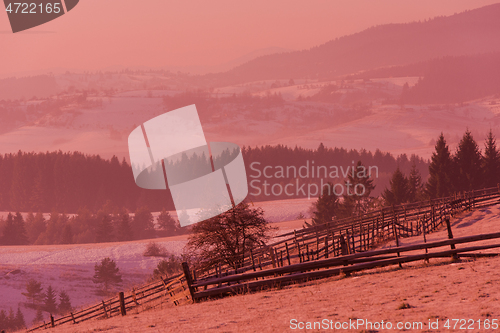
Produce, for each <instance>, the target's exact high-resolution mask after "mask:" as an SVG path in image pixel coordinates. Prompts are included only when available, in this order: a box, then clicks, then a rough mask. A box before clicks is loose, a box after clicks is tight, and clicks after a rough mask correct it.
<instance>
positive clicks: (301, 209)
mask: <svg viewBox="0 0 500 333" xmlns="http://www.w3.org/2000/svg"><path fill="white" fill-rule="evenodd" d="M312 202H314V199H311V200H308V199H298V200H281V201H269V202H258V203H251V204H250V205H251V206H252V207H262V208H263V210H264V212H265V217H266V219H268V220H269V221H271V222H282V221H290V220H296V219H297V216H298V215H299V214H300V213H302V214H303V215H304V216H306V217H307V216H308V215H309V213H308V209H309V207H310V205H311V204H312ZM171 213H172V215H173V216H174V217H175V212H171ZM7 214H8V212H2V213H0V216H3V217H4V218H5V216H6V215H7ZM157 214H158V213H155V214H153V215H154V216H156V215H157ZM24 215H25V214H24ZM45 215H46V216H45V217H46V218H48V217H49V214H45ZM302 223H303V221H297V223H293V222H292V223H290V222H286V223H277V224H276V225H277V226H279V227H280V229H279V231H278V232H287V231H290V230H293V228H300V227H301V226H302ZM150 241H151V240H140V241H132V242H123V243H119V242H116V243H102V244H75V245H46V246H36V245H30V246H3V247H0V295H2V296H3V301H2V302H1V304H0V310H2V309H3V310H5V311H6V312H7V313H8V311H9V309H10V308H11V307H12V308H13V310H14V311H16V309H17V307H18V306H19V307H20V308H21V311H23V313H24V315H25V319H26V323H27V324H31V321H32V320H33V318H34V317H35V314H36V313H35V311H33V310H32V309H29V308H25V307H24V306H23V304H24V302H26V297H24V296H23V295H22V294H21V293H22V292H25V291H26V289H25V288H26V283H27V282H28V280H30V279H36V280H37V281H40V282H42V287H43V288H44V290H45V289H46V288H47V287H48V286H49V285H51V286H52V287H53V288H55V289H56V291H57V292H60V291H61V290H65V291H66V292H67V293H68V294H69V296H70V298H71V301H72V305H73V306H76V307H79V306H86V305H90V304H93V303H95V302H99V301H101V300H102V299H106V298H107V296H103V295H101V294H100V293H99V290H100V288H99V286H98V285H95V284H94V283H93V281H92V277H93V275H94V265H95V264H96V263H97V262H100V260H102V259H103V258H106V257H109V258H111V259H112V260H114V261H115V262H116V263H117V266H118V268H119V269H120V272H121V274H122V278H123V283H122V285H121V286H119V287H117V290H126V289H130V288H132V287H133V286H137V285H141V284H143V283H144V282H145V281H146V280H147V279H148V278H149V277H150V276H151V274H152V273H153V270H154V269H155V268H156V265H157V264H158V262H159V261H160V260H161V259H162V258H159V257H145V256H143V253H144V250H145V249H146V246H147V244H148V243H149V242H150ZM154 241H155V242H156V243H157V244H159V245H161V246H163V247H164V248H166V249H167V250H168V251H169V252H170V253H172V254H174V255H180V254H181V253H182V251H183V248H184V246H185V244H186V243H187V236H175V237H167V238H158V239H156V240H154Z"/></svg>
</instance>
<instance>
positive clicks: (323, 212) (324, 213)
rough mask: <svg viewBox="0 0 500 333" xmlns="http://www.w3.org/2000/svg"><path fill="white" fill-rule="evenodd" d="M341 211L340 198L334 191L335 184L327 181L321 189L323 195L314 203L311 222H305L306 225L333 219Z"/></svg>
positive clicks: (309, 225)
mask: <svg viewBox="0 0 500 333" xmlns="http://www.w3.org/2000/svg"><path fill="white" fill-rule="evenodd" d="M338 213H339V198H338V196H337V195H336V194H335V193H334V188H333V184H331V183H327V184H326V185H325V186H323V188H322V189H321V195H320V196H319V197H318V200H316V202H315V203H314V211H313V218H312V220H311V223H308V222H305V226H306V227H312V226H315V225H317V224H322V223H326V222H330V221H332V220H333V219H334V218H335V217H336V216H337V214H338Z"/></svg>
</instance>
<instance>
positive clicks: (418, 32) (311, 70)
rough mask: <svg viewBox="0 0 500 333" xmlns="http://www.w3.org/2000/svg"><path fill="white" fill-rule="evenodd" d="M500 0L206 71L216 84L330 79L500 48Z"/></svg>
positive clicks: (375, 28)
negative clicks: (216, 71) (217, 71)
mask: <svg viewBox="0 0 500 333" xmlns="http://www.w3.org/2000/svg"><path fill="white" fill-rule="evenodd" d="M499 17H500V4H494V5H490V6H486V7H482V8H479V9H474V10H470V11H466V12H463V13H460V14H455V15H453V16H448V17H437V18H434V19H432V20H428V21H425V22H413V23H405V24H386V25H381V26H377V27H373V28H369V29H367V30H364V31H362V32H359V33H356V34H353V35H349V36H345V37H341V38H337V39H335V40H332V41H329V42H327V43H325V44H323V45H320V46H317V47H314V48H311V49H309V50H303V51H296V52H289V53H279V54H272V55H267V56H262V57H259V58H257V59H254V60H252V61H249V62H248V63H246V64H243V65H241V66H238V67H236V68H234V69H232V70H230V71H228V72H226V73H221V74H213V75H207V76H205V79H208V80H210V81H212V82H213V83H214V84H216V85H228V84H235V83H241V82H249V81H256V80H265V79H290V78H319V79H329V78H333V77H337V76H340V75H345V74H351V73H355V72H358V71H361V70H369V69H374V68H378V67H384V66H396V65H405V64H411V63H417V62H420V61H425V60H428V59H432V58H439V57H444V56H459V55H471V54H480V53H488V52H496V51H500V43H498V40H499V38H500V20H498V18H499Z"/></svg>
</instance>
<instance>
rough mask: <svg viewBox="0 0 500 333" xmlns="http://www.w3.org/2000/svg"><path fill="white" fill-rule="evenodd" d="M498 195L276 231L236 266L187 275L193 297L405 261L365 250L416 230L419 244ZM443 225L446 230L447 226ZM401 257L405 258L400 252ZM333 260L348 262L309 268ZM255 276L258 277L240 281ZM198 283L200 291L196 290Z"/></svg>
mask: <svg viewBox="0 0 500 333" xmlns="http://www.w3.org/2000/svg"><path fill="white" fill-rule="evenodd" d="M499 199H500V192H499V189H498V188H489V189H482V190H477V191H471V192H464V193H460V194H456V195H454V196H451V197H447V198H439V199H434V200H429V201H425V202H417V203H412V204H406V205H401V206H393V207H384V208H382V209H379V210H375V211H372V212H369V213H367V214H365V215H363V216H361V217H351V218H347V219H342V220H338V221H332V222H328V223H324V224H321V225H316V226H314V227H311V228H304V229H301V230H295V231H293V232H290V233H286V234H283V235H280V236H278V238H281V239H280V240H279V241H277V242H275V243H273V244H269V245H266V246H262V247H260V248H258V249H255V250H254V251H252V252H250V253H248V254H246V255H245V257H244V259H243V260H241V261H240V265H239V266H238V267H237V268H236V269H234V268H230V267H228V266H223V265H218V266H216V267H212V268H211V269H210V270H208V271H206V272H205V273H204V274H201V273H200V272H198V275H199V278H198V279H196V277H195V276H193V280H196V281H194V282H193V288H195V291H194V294H193V295H194V296H193V299H194V300H196V299H200V298H203V297H208V296H215V295H222V294H224V293H226V292H228V291H230V290H232V291H236V290H239V292H241V290H243V289H245V288H246V290H251V289H255V288H260V287H263V286H272V285H275V284H276V283H284V282H285V281H288V282H292V281H300V280H302V279H304V278H306V279H307V278H313V277H317V276H323V275H329V274H331V273H332V272H335V274H337V273H338V272H339V271H340V270H342V271H344V272H350V271H352V270H356V269H357V267H366V265H368V263H370V264H372V265H373V264H374V263H372V262H374V261H376V262H378V263H376V264H375V265H379V264H380V260H389V261H388V262H391V261H390V260H396V261H397V263H398V264H399V265H401V264H402V263H403V262H405V261H403V259H402V258H401V253H402V252H405V250H391V251H389V252H384V255H383V256H377V257H374V255H373V253H380V252H378V251H370V252H366V251H368V250H370V249H373V248H374V247H376V246H377V245H378V244H380V243H384V242H387V241H388V240H395V242H396V248H399V249H401V248H402V247H399V239H400V238H403V237H411V236H417V235H420V236H422V237H423V239H424V243H425V242H426V235H427V234H428V233H430V232H433V231H434V230H436V229H437V228H439V227H441V226H443V225H445V224H446V221H448V224H449V219H450V217H452V216H455V215H457V214H460V213H461V212H463V211H466V210H472V209H474V208H479V207H484V206H488V205H492V204H495V203H498V202H500V201H499ZM448 230H449V234H450V235H452V232H451V228H448ZM429 244H431V243H428V244H427V245H426V244H424V245H421V246H422V248H421V249H426V253H427V252H428V248H430V247H432V246H431V245H429ZM457 251H458V250H457ZM465 252H467V251H465ZM459 254H460V255H462V254H461V252H460V251H458V252H456V253H455V255H459ZM429 255H430V254H429ZM433 255H435V254H433ZM442 255H446V256H447V255H448V253H447V252H446V253H445V252H443V253H441V256H442ZM404 260H408V258H407V257H405V259H404ZM417 260H420V259H417ZM339 263H341V265H342V266H344V265H349V266H347V267H349V268H347V267H342V268H336V269H334V270H333V271H328V272H322V271H319V272H311V270H312V269H314V270H317V269H320V268H326V267H331V266H335V265H337V264H338V265H340V264H339ZM363 265H364V266H363ZM362 269H364V268H362ZM284 273H286V274H287V276H286V277H282V276H281V275H282V274H284ZM300 274H301V275H300ZM278 276H280V277H278ZM255 279H259V281H258V282H257V281H253V282H247V283H245V282H244V281H250V280H255ZM235 282H236V283H235ZM200 288H203V290H199V289H200ZM242 288H243V289H242Z"/></svg>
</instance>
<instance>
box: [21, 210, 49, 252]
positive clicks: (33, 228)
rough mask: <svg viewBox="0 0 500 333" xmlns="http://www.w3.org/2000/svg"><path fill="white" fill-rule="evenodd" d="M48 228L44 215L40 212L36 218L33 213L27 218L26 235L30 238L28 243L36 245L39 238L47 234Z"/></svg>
mask: <svg viewBox="0 0 500 333" xmlns="http://www.w3.org/2000/svg"><path fill="white" fill-rule="evenodd" d="M46 228H47V225H46V221H45V218H44V217H43V214H42V213H40V212H38V213H36V215H34V216H33V213H29V214H28V217H27V218H26V234H27V236H28V243H29V244H35V242H36V240H37V239H38V237H40V235H41V234H42V233H43V232H45V230H46Z"/></svg>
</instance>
